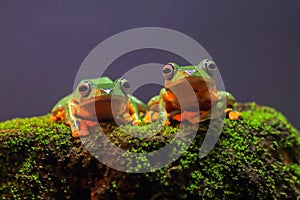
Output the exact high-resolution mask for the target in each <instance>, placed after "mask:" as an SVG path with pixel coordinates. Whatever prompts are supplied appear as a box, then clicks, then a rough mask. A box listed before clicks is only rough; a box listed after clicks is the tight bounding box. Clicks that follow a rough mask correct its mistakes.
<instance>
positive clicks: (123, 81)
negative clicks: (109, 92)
mask: <svg viewBox="0 0 300 200" xmlns="http://www.w3.org/2000/svg"><path fill="white" fill-rule="evenodd" d="M120 85H121V88H122V90H123V92H124V93H126V94H128V93H129V91H130V89H131V85H130V83H129V81H128V80H127V79H121V81H120Z"/></svg>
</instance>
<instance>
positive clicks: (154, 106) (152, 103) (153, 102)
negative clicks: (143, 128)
mask: <svg viewBox="0 0 300 200" xmlns="http://www.w3.org/2000/svg"><path fill="white" fill-rule="evenodd" d="M159 101H160V95H156V96H154V97H152V98H151V99H150V100H149V102H148V103H147V107H148V109H147V111H146V114H145V116H144V123H145V124H151V123H152V122H153V121H155V120H157V119H158V118H159V114H158V110H159V108H158V105H159Z"/></svg>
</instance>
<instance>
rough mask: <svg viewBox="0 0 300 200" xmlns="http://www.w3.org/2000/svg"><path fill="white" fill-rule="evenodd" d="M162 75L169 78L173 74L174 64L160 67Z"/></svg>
mask: <svg viewBox="0 0 300 200" xmlns="http://www.w3.org/2000/svg"><path fill="white" fill-rule="evenodd" d="M162 75H163V76H164V78H165V79H166V80H170V79H171V78H173V75H174V66H173V65H172V64H167V65H165V66H164V67H163V68H162Z"/></svg>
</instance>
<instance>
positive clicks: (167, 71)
mask: <svg viewBox="0 0 300 200" xmlns="http://www.w3.org/2000/svg"><path fill="white" fill-rule="evenodd" d="M170 72H171V69H170V68H165V69H163V73H164V74H169V73H170Z"/></svg>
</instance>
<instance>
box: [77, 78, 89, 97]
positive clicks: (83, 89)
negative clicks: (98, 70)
mask: <svg viewBox="0 0 300 200" xmlns="http://www.w3.org/2000/svg"><path fill="white" fill-rule="evenodd" d="M78 91H79V93H80V95H81V96H82V97H87V96H88V95H89V94H90V92H91V84H90V83H89V82H86V81H85V82H83V83H81V84H80V85H79V87H78Z"/></svg>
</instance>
